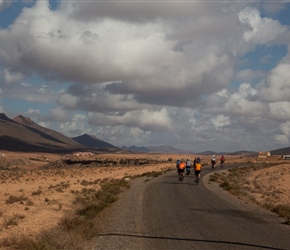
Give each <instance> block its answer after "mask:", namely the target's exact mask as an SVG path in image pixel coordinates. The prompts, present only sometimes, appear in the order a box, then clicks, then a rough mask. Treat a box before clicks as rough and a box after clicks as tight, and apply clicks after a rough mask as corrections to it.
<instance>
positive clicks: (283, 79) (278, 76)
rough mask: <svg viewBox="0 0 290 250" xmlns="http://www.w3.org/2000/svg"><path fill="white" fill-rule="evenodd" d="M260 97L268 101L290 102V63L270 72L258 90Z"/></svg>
mask: <svg viewBox="0 0 290 250" xmlns="http://www.w3.org/2000/svg"><path fill="white" fill-rule="evenodd" d="M258 90H259V94H258V95H259V97H260V98H261V99H263V100H266V101H289V100H290V61H289V62H288V63H286V62H284V63H283V62H282V63H280V64H279V65H277V67H275V68H274V69H273V70H271V71H270V72H269V75H268V76H267V78H266V81H265V82H262V83H261V84H260V86H259V88H258Z"/></svg>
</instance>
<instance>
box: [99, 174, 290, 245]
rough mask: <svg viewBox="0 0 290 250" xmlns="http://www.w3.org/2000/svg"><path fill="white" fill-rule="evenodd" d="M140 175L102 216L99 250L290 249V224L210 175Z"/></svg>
mask: <svg viewBox="0 0 290 250" xmlns="http://www.w3.org/2000/svg"><path fill="white" fill-rule="evenodd" d="M210 171H212V170H210V169H209V168H207V169H206V168H204V170H203V172H202V174H203V178H202V180H201V182H200V184H199V185H198V186H197V185H195V184H194V178H193V176H189V177H186V178H185V180H184V182H183V183H182V184H180V183H178V180H177V174H176V172H174V171H172V172H169V173H167V174H165V175H162V176H160V177H158V178H154V179H151V180H149V181H146V180H145V179H139V180H137V181H135V182H134V184H133V186H132V188H131V189H130V190H129V191H127V192H126V193H124V194H122V197H121V199H120V200H119V201H118V202H116V203H115V204H114V205H113V207H112V208H111V209H109V210H108V211H106V212H105V213H104V214H103V216H102V218H103V219H104V222H103V225H102V227H101V228H100V234H99V236H97V237H96V248H95V249H243V250H244V249H290V226H288V225H285V224H282V223H281V221H282V220H281V219H279V218H278V217H277V216H276V215H275V214H273V213H270V212H267V211H264V210H261V209H258V208H256V207H251V206H248V205H245V204H244V203H242V202H241V201H239V200H237V199H236V198H233V197H232V196H231V195H229V194H227V193H226V192H225V191H223V190H220V188H218V187H216V186H215V185H213V184H211V185H208V180H207V178H206V177H204V176H205V174H206V173H209V172H210Z"/></svg>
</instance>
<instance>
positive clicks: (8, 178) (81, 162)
mask: <svg viewBox="0 0 290 250" xmlns="http://www.w3.org/2000/svg"><path fill="white" fill-rule="evenodd" d="M0 153H2V154H1V155H0V176H1V178H0V185H1V189H0V204H1V206H0V219H1V220H0V240H3V239H6V238H9V237H20V236H29V237H34V236H35V235H37V234H38V233H39V232H41V231H42V230H47V229H49V228H53V227H55V226H56V225H57V224H58V222H59V220H60V219H61V218H62V217H63V216H64V215H66V214H69V213H73V211H74V210H75V205H74V203H73V200H74V198H75V193H76V192H77V191H78V190H81V189H83V188H93V189H99V188H100V183H101V182H102V181H103V180H104V179H111V178H114V179H119V178H123V177H127V176H134V175H138V174H142V173H144V172H151V171H162V170H165V169H172V170H173V169H175V162H176V160H177V159H185V160H186V159H187V158H189V159H191V160H193V159H194V158H195V157H197V156H196V155H172V154H170V155H165V154H162V155H161V154H160V155H159V154H132V155H130V154H124V155H116V154H112V155H109V154H103V155H92V156H89V155H88V156H70V155H68V156H64V155H53V154H39V153H38V154H32V153H31V154H29V153H12V152H0ZM218 157H219V156H218ZM201 158H202V162H203V164H204V166H208V164H209V162H210V156H202V157H201ZM238 162H244V163H249V162H251V163H259V162H266V163H273V165H272V166H271V167H270V168H267V169H266V170H263V169H260V170H257V171H255V172H254V173H253V174H252V175H251V176H249V177H247V180H248V181H247V184H248V185H249V186H251V187H252V188H253V190H255V187H256V186H259V190H265V191H268V193H269V195H265V193H266V192H254V191H253V193H252V195H253V196H255V198H256V199H257V200H258V201H259V202H261V203H263V201H265V202H266V201H271V202H273V203H282V204H288V205H290V161H289V162H288V161H287V160H282V159H279V158H278V157H270V158H267V159H258V158H257V157H241V156H226V163H227V164H229V163H238ZM218 169H220V168H219V166H218ZM262 193H263V194H262Z"/></svg>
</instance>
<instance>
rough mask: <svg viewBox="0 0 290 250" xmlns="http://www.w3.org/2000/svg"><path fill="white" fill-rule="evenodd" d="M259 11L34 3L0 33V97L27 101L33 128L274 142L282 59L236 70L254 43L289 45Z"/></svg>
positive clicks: (284, 88) (285, 97)
mask: <svg viewBox="0 0 290 250" xmlns="http://www.w3.org/2000/svg"><path fill="white" fill-rule="evenodd" d="M0 6H1V4H0ZM245 6H250V7H248V8H245ZM251 6H256V8H253V7H251ZM263 6H264V5H263V4H262V3H259V4H251V3H249V2H243V1H242V2H235V3H234V4H231V3H228V2H227V3H223V2H218V1H215V2H208V1H204V2H202V1H200V2H198V1H197V2H190V3H189V2H187V3H185V2H182V3H178V2H175V3H170V2H168V3H164V2H156V3H155V2H154V3H152V1H150V2H144V1H143V2H138V3H135V2H134V3H133V2H127V3H126V2H122V3H121V2H110V3H108V2H78V1H74V2H71V1H62V2H61V3H60V6H59V8H58V9H57V10H54V11H52V10H50V9H49V3H48V1H37V2H36V4H35V5H33V6H32V7H30V8H25V9H23V10H22V12H21V14H20V15H19V17H18V18H17V19H16V20H15V22H14V23H13V24H11V26H9V28H7V29H0V43H1V47H0V62H1V65H0V66H1V73H2V75H1V78H2V79H3V80H2V79H1V80H2V81H1V89H2V93H1V97H2V100H3V97H5V98H6V97H7V98H10V99H11V98H14V99H15V100H17V99H21V100H28V101H30V102H31V103H35V106H32V107H31V109H30V111H29V112H28V113H29V114H30V115H34V116H35V117H37V118H38V119H39V121H41V122H42V123H41V124H46V125H48V124H50V125H51V124H54V125H55V126H58V125H59V123H57V122H61V123H60V125H59V126H60V131H61V132H63V133H64V134H66V135H69V136H77V135H80V134H83V133H88V134H94V135H96V136H97V137H99V138H101V139H104V140H106V141H108V142H111V143H112V144H118V145H120V146H121V145H122V144H127V145H128V144H131V143H134V144H139V145H142V144H143V145H144V144H147V145H150V144H155V145H156V144H158V143H160V144H161V143H162V144H163V143H170V144H171V145H173V146H180V147H183V148H190V149H191V147H192V149H193V150H194V147H198V148H199V149H201V148H202V149H204V150H210V149H213V150H214V149H218V150H225V149H226V148H227V149H230V150H232V149H234V148H237V147H238V148H241V147H245V149H247V148H251V149H252V150H254V149H257V147H259V143H260V145H262V146H263V147H265V148H266V147H270V146H271V143H276V142H273V139H274V138H275V136H276V139H277V140H278V141H280V142H282V141H284V142H285V141H286V140H285V137H283V136H282V135H281V134H278V133H281V131H282V133H285V131H287V129H286V128H285V126H286V125H284V126H283V127H281V129H277V128H280V125H281V122H286V121H287V119H289V112H288V110H290V107H289V97H290V90H289V86H290V84H289V79H290V75H289V72H290V67H289V65H290V64H289V62H290V60H289V58H287V56H285V57H284V58H283V59H282V60H281V62H280V64H279V65H277V66H276V68H274V69H272V70H270V71H262V70H255V69H250V68H249V69H244V70H240V71H238V72H237V69H236V68H237V66H239V65H238V63H239V62H240V60H241V58H243V56H244V55H248V52H250V51H255V48H256V46H259V45H260V44H263V45H266V46H268V45H273V44H281V43H283V42H284V43H285V44H286V43H287V44H286V45H288V46H289V39H288V36H289V31H288V30H287V28H288V27H286V26H283V25H281V24H280V23H279V22H278V21H277V20H274V19H271V18H269V17H263V18H262V17H261V15H260V12H259V10H258V8H263ZM133 10H134V11H133ZM272 13H273V12H272ZM263 14H265V13H263ZM282 37H283V38H282ZM273 58H274V57H273ZM247 59H248V60H249V61H250V60H251V58H248V57H247ZM259 59H260V60H256V61H257V62H258V63H263V62H269V63H271V61H267V60H268V59H269V57H267V55H266V56H265V55H263V56H261V57H260V58H259ZM244 65H245V66H246V65H247V64H244ZM261 65H262V64H261ZM262 66H265V65H262ZM257 68H259V67H257ZM241 81H242V82H243V83H242V84H240V85H239V86H237V84H238V83H239V82H241ZM253 81H255V82H257V81H260V84H259V85H257V86H255V85H254V84H252V82H253ZM36 82H37V83H36ZM3 103H4V102H3ZM39 103H41V104H45V103H47V104H50V106H49V108H46V109H42V108H41V107H39ZM1 104H2V103H1ZM3 106H4V104H3ZM43 106H44V105H42V107H43ZM49 109H50V113H49V115H45V113H46V112H47V110H49ZM43 110H45V111H43ZM71 115H72V116H73V118H72V119H70V116H71ZM286 127H287V126H286ZM283 131H284V132H283ZM285 134H286V133H285ZM237 136H238V137H239V138H240V139H241V141H240V142H239V144H238V145H237V140H236V137H237ZM284 136H285V135H284ZM221 140H222V141H224V142H226V143H225V144H224V145H221V143H220V141H221ZM116 141H118V142H117V143H116ZM208 142H210V144H208ZM280 142H279V143H280ZM277 143H278V142H277ZM210 147H213V148H210ZM221 147H224V149H222V148H221Z"/></svg>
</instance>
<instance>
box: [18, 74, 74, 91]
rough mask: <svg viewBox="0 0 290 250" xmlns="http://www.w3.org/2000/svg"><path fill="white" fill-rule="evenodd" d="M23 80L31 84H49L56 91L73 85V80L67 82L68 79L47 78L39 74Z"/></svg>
mask: <svg viewBox="0 0 290 250" xmlns="http://www.w3.org/2000/svg"><path fill="white" fill-rule="evenodd" d="M23 82H25V83H28V84H30V85H34V86H36V85H39V86H41V85H48V86H49V87H50V88H51V89H52V88H53V89H54V90H55V91H56V92H58V91H60V90H62V89H67V88H68V87H69V86H70V85H72V84H73V83H72V82H66V81H57V80H47V79H44V78H42V77H40V76H39V75H32V76H30V77H27V78H26V79H25V80H23Z"/></svg>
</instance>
